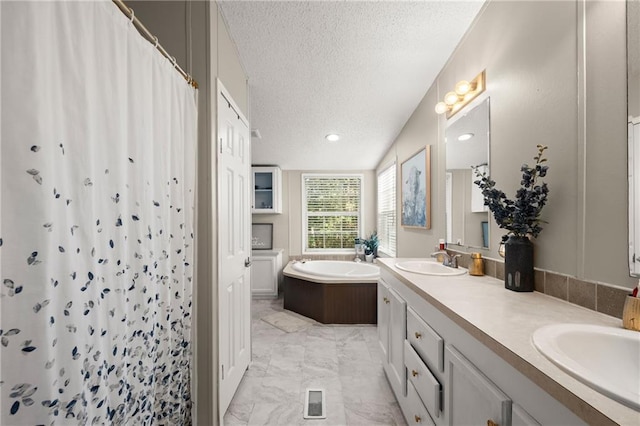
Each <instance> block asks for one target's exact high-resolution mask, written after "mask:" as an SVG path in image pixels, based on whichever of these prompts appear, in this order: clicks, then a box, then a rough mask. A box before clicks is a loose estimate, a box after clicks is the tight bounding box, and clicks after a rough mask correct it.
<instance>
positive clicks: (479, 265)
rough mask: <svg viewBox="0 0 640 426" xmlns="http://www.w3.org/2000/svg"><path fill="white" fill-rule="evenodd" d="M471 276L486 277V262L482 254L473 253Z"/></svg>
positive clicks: (470, 266) (470, 265)
mask: <svg viewBox="0 0 640 426" xmlns="http://www.w3.org/2000/svg"><path fill="white" fill-rule="evenodd" d="M469 275H476V276H482V275H484V262H483V260H482V253H471V263H470V264H469Z"/></svg>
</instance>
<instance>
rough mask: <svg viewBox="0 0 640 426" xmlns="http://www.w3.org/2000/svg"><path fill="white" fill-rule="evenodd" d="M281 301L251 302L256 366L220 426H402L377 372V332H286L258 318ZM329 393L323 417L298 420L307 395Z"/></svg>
mask: <svg viewBox="0 0 640 426" xmlns="http://www.w3.org/2000/svg"><path fill="white" fill-rule="evenodd" d="M282 309H283V307H282V299H281V298H280V299H276V300H254V301H253V302H252V314H253V319H252V333H253V337H252V343H253V362H252V364H251V366H250V367H249V370H247V372H246V373H245V376H244V378H243V379H242V382H241V383H240V386H239V388H238V390H237V391H236V394H235V396H234V397H233V400H232V401H231V405H230V406H229V409H228V410H227V413H226V414H225V416H224V424H225V425H302V424H308V425H321V424H322V425H349V426H356V425H358V426H360V425H363V426H364V425H366V426H369V425H406V422H405V421H404V418H403V416H402V413H401V412H400V408H399V406H398V403H397V401H396V399H395V397H394V395H393V392H392V391H391V388H390V386H389V383H388V382H387V379H386V377H385V375H384V371H383V370H382V364H381V363H380V359H379V350H378V346H377V328H376V327H375V326H325V325H322V324H317V323H316V324H314V325H312V326H310V327H308V328H306V329H305V330H303V331H299V332H294V333H286V332H284V331H282V330H280V329H278V328H276V327H273V326H272V325H270V324H268V323H267V322H265V321H262V320H261V318H262V317H264V316H267V315H269V314H272V313H274V312H278V311H282ZM310 387H314V388H324V389H326V394H325V397H326V403H327V418H326V419H324V420H317V419H315V420H305V419H303V417H302V414H303V405H304V392H305V390H306V389H307V388H310Z"/></svg>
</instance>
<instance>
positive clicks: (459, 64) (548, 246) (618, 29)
mask: <svg viewBox="0 0 640 426" xmlns="http://www.w3.org/2000/svg"><path fill="white" fill-rule="evenodd" d="M625 29H626V15H625V3H624V2H623V1H584V0H577V1H553V2H538V1H510V2H503V1H490V2H488V3H487V4H486V5H485V7H484V9H483V10H482V11H481V12H480V14H479V15H478V17H477V18H476V21H475V23H474V25H473V26H472V27H471V28H470V29H469V31H468V33H467V34H466V36H465V38H464V39H463V41H462V42H461V43H460V45H459V46H458V47H457V48H456V50H455V52H454V53H453V54H452V56H451V57H450V59H449V62H448V63H447V65H446V66H445V67H444V68H443V69H442V71H441V72H440V74H439V76H438V78H437V79H436V81H435V82H434V84H433V85H432V86H431V87H430V88H429V90H428V91H427V93H426V94H425V96H424V98H423V100H422V102H421V103H420V104H419V105H418V107H417V108H416V110H415V112H414V113H413V115H412V116H411V118H410V119H409V120H408V122H407V123H406V125H405V127H404V129H403V130H402V132H401V133H400V135H399V136H398V138H397V139H396V141H395V142H394V144H393V145H392V147H391V148H390V150H389V151H388V153H387V154H386V156H385V158H384V159H383V160H382V161H381V163H380V164H379V166H378V170H381V169H382V167H383V166H384V165H385V164H388V162H389V161H390V160H391V159H392V158H393V157H396V156H397V160H398V164H401V163H402V162H403V161H405V160H406V159H407V158H408V157H409V156H410V155H411V153H412V152H415V150H417V149H418V148H419V147H421V146H423V145H424V144H431V145H432V213H433V214H434V217H433V220H432V224H433V227H432V229H431V230H429V231H415V230H411V229H405V228H402V227H401V226H398V257H414V256H420V257H424V255H425V253H426V252H428V251H429V250H431V249H433V247H435V246H436V244H437V241H438V238H443V237H444V235H445V216H444V199H445V194H444V185H445V183H444V179H445V167H444V133H445V129H446V126H447V120H446V118H445V117H444V116H437V115H436V114H435V112H434V106H435V104H436V102H437V101H438V100H440V99H441V98H442V97H443V96H444V94H445V93H446V92H448V91H449V90H452V88H453V87H454V85H455V83H456V82H457V81H459V80H462V79H466V80H469V79H471V78H473V77H474V76H475V75H477V74H478V73H479V72H480V71H482V70H483V69H486V75H487V91H486V94H487V95H488V96H489V97H490V98H491V113H490V115H491V124H490V126H491V149H490V163H491V175H492V177H493V178H494V179H495V180H496V182H497V186H498V187H499V188H500V189H502V190H504V191H505V192H506V193H507V194H508V195H509V196H513V195H514V194H515V191H516V189H517V188H518V187H519V182H520V179H521V172H520V166H521V164H523V163H527V162H528V163H529V164H531V162H532V161H533V157H534V156H535V155H536V145H537V144H544V145H548V146H549V149H548V151H547V153H548V154H547V157H548V159H549V162H548V164H549V166H550V170H549V174H548V177H547V178H546V179H545V181H547V182H548V184H549V188H550V194H549V202H548V204H547V206H546V207H545V209H544V211H543V219H545V220H546V221H547V222H548V224H546V225H545V226H544V230H543V231H542V233H541V234H540V236H539V237H538V238H537V240H536V241H535V266H536V268H538V269H542V270H547V271H553V272H555V273H559V274H561V275H562V276H565V278H566V277H577V278H578V279H580V280H589V281H592V282H598V283H607V284H608V285H610V286H620V287H622V288H631V287H632V286H634V285H635V283H636V282H637V281H636V280H635V279H631V278H630V277H629V274H628V267H627V244H628V243H627V238H628V234H627V174H626V171H627V158H626V149H627V148H626V147H627V136H626V99H627V96H626V56H625V55H626V49H625V47H626V43H625ZM583 34H584V37H583ZM398 178H399V176H398ZM398 182H400V179H398ZM400 189H401V187H400V184H399V185H398V188H397V190H398V194H400ZM399 198H400V197H399ZM400 211H401V210H400V200H398V212H400ZM490 228H491V230H490V234H491V240H490V246H491V250H485V251H483V256H484V257H488V258H493V259H499V260H501V258H500V257H499V256H498V254H497V247H498V245H499V242H500V238H501V236H502V235H503V234H504V233H505V232H504V230H502V229H499V228H498V226H497V225H496V223H495V221H493V220H491V221H490ZM565 281H566V280H565ZM567 292H570V289H568V288H567V287H566V286H565V287H564V289H563V290H562V291H561V293H562V294H564V295H565V296H564V298H566V297H567V296H566V294H567Z"/></svg>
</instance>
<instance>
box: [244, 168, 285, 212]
mask: <svg viewBox="0 0 640 426" xmlns="http://www.w3.org/2000/svg"><path fill="white" fill-rule="evenodd" d="M251 173H252V175H253V200H252V203H251V212H252V213H254V214H274V213H282V192H281V189H282V171H281V170H280V168H279V167H252V168H251Z"/></svg>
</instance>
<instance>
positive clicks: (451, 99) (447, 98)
mask: <svg viewBox="0 0 640 426" xmlns="http://www.w3.org/2000/svg"><path fill="white" fill-rule="evenodd" d="M458 99H459V98H458V94H457V93H456V92H448V93H447V94H446V95H444V103H445V104H447V105H455V103H456V102H458Z"/></svg>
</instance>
